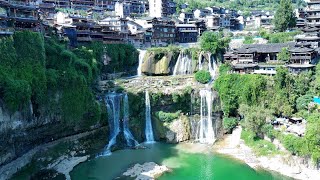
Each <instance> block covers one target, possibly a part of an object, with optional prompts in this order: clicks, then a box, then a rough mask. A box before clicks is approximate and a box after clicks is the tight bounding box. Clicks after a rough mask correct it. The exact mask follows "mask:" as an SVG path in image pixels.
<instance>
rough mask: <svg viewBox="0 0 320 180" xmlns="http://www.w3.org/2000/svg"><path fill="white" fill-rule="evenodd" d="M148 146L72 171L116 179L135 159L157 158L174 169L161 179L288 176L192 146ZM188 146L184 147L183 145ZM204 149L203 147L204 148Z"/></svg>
mask: <svg viewBox="0 0 320 180" xmlns="http://www.w3.org/2000/svg"><path fill="white" fill-rule="evenodd" d="M148 146H149V149H139V150H121V151H116V152H114V153H113V154H112V155H111V156H107V157H98V158H95V159H92V160H90V161H87V162H85V163H82V164H80V165H78V166H77V167H76V168H75V169H74V170H73V171H72V172H71V177H72V179H76V180H87V179H95V180H109V179H114V178H116V177H117V176H119V175H120V174H121V173H123V172H124V171H126V169H127V168H128V167H130V166H132V165H134V164H135V163H144V162H150V161H153V162H156V163H158V164H164V165H166V166H168V167H169V168H171V169H172V170H173V171H172V172H170V173H166V174H165V175H163V176H161V177H160V178H159V179H160V180H180V179H181V180H198V179H199V180H215V179H216V180H282V179H283V180H287V179H290V178H287V177H283V176H280V175H279V174H273V173H270V172H267V171H255V170H254V169H252V168H250V167H249V166H248V165H246V164H244V163H242V162H240V161H237V160H234V159H232V158H229V157H226V156H223V155H219V154H214V153H212V152H206V153H200V152H199V153H190V150H189V151H187V150H188V149H189V148H190V147H184V146H180V145H179V146H175V145H169V144H161V143H156V144H152V145H148ZM184 148H185V149H184ZM202 149H203V148H202Z"/></svg>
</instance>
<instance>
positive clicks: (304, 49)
mask: <svg viewBox="0 0 320 180" xmlns="http://www.w3.org/2000/svg"><path fill="white" fill-rule="evenodd" d="M312 51H314V49H313V48H308V47H293V48H290V49H289V52H292V53H302V52H312Z"/></svg>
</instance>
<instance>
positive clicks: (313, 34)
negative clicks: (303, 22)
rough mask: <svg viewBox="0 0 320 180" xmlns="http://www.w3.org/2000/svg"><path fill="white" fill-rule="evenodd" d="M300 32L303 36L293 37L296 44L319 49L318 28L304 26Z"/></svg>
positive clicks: (319, 34)
mask: <svg viewBox="0 0 320 180" xmlns="http://www.w3.org/2000/svg"><path fill="white" fill-rule="evenodd" d="M301 30H302V32H303V34H299V35H297V36H295V39H296V42H298V43H303V44H308V45H310V46H311V47H312V48H318V47H320V46H319V45H320V28H318V27H309V26H306V27H304V28H303V29H301Z"/></svg>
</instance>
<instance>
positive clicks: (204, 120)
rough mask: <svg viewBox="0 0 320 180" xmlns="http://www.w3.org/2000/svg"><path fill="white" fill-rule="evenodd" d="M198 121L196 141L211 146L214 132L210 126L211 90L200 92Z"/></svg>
mask: <svg viewBox="0 0 320 180" xmlns="http://www.w3.org/2000/svg"><path fill="white" fill-rule="evenodd" d="M200 102H201V104H200V121H199V126H198V127H199V130H198V131H197V138H196V139H197V140H198V141H199V142H200V143H208V144H213V143H214V141H215V132H214V129H213V125H212V104H213V98H212V91H211V89H202V90H200Z"/></svg>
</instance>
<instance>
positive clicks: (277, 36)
mask: <svg viewBox="0 0 320 180" xmlns="http://www.w3.org/2000/svg"><path fill="white" fill-rule="evenodd" d="M298 34H301V31H291V32H273V33H269V32H268V31H266V30H265V29H260V31H259V35H260V36H261V37H263V38H264V39H267V40H268V43H285V42H289V41H294V36H295V35H298Z"/></svg>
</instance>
